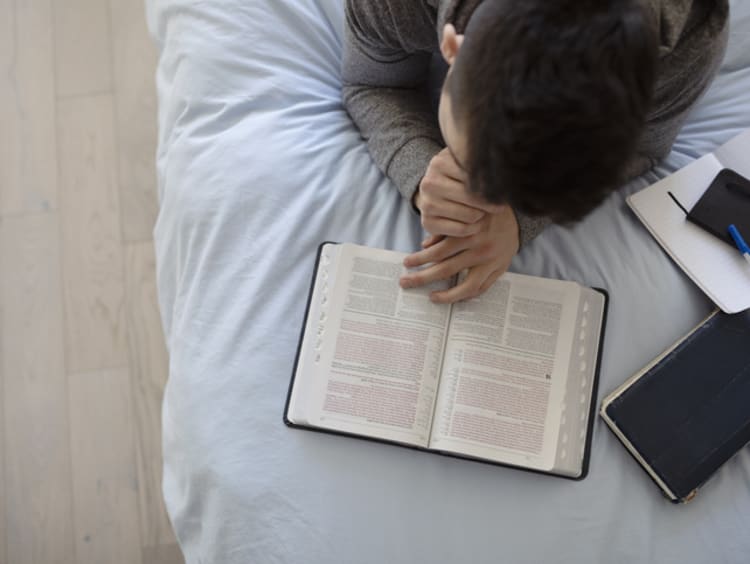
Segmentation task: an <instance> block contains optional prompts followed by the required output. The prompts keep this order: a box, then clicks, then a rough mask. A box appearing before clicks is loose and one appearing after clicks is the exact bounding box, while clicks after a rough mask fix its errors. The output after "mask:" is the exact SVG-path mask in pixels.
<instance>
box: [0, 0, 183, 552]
mask: <svg viewBox="0 0 750 564" xmlns="http://www.w3.org/2000/svg"><path fill="white" fill-rule="evenodd" d="M155 64H156V53H155V48H154V46H153V45H152V43H151V41H150V38H149V37H148V36H147V32H146V26H145V20H144V7H143V0H0V355H1V356H0V563H2V564H6V563H7V564H31V563H39V564H53V563H66V564H67V563H76V564H87V563H96V564H102V563H127V564H139V563H142V564H152V563H157V562H158V563H160V564H161V563H164V564H172V563H175V562H180V561H181V559H182V557H181V555H180V553H179V549H178V548H177V546H176V544H175V540H174V536H173V533H172V530H171V527H170V524H169V521H168V519H167V517H166V514H165V512H164V508H163V502H162V498H161V446H160V445H161V438H160V413H161V398H162V392H163V387H164V382H165V380H166V375H167V358H166V353H165V350H164V345H163V337H162V334H161V328H160V322H159V317H158V311H157V305H156V292H155V283H154V252H153V248H152V236H151V229H152V227H153V223H154V220H155V217H156V197H155V172H154V151H155V143H156V141H155V139H156V125H155V113H156V103H155V93H154V78H153V77H154V69H155Z"/></svg>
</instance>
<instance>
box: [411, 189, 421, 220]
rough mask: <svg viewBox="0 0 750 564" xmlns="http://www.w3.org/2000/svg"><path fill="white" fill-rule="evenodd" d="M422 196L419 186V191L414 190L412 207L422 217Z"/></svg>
mask: <svg viewBox="0 0 750 564" xmlns="http://www.w3.org/2000/svg"><path fill="white" fill-rule="evenodd" d="M421 195H422V194H421V192H420V191H419V186H417V189H416V190H414V194H412V196H411V207H412V208H414V211H415V212H417V214H418V215H422V208H421V207H420V204H421Z"/></svg>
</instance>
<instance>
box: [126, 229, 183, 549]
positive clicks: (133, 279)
mask: <svg viewBox="0 0 750 564" xmlns="http://www.w3.org/2000/svg"><path fill="white" fill-rule="evenodd" d="M155 262H156V261H155V257H154V248H153V243H151V242H148V243H137V244H129V245H127V251H126V261H125V264H126V268H125V272H126V275H125V282H126V284H125V287H126V296H127V308H126V311H127V321H128V342H129V351H130V362H129V365H130V371H131V384H132V390H133V401H134V407H135V421H136V426H137V427H136V435H135V439H136V441H135V454H136V461H137V467H138V483H139V485H140V488H139V502H140V503H139V505H140V522H141V540H142V541H143V544H144V546H152V545H154V546H157V545H169V544H173V543H174V542H175V539H174V534H173V532H172V526H171V524H170V522H169V519H168V518H167V514H166V511H165V509H164V500H163V497H162V490H161V482H162V452H161V405H162V397H163V396H164V385H165V384H166V381H167V372H168V363H167V352H166V348H165V346H164V337H163V334H162V329H161V321H160V318H159V307H158V303H157V296H156V265H155Z"/></svg>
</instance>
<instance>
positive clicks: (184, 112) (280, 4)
mask: <svg viewBox="0 0 750 564" xmlns="http://www.w3.org/2000/svg"><path fill="white" fill-rule="evenodd" d="M732 4H733V15H732V33H731V39H730V47H729V52H728V54H727V58H726V61H725V64H724V65H723V67H722V70H721V73H720V76H719V77H718V78H717V80H716V81H715V83H714V85H713V86H712V88H711V89H710V91H709V92H708V94H707V95H706V96H705V97H704V99H703V100H702V101H701V102H700V104H699V105H698V107H696V109H695V111H694V112H693V114H692V115H691V117H690V119H689V122H688V123H687V125H686V126H685V128H684V130H683V132H682V133H681V135H680V137H679V139H678V141H677V143H676V145H675V147H674V151H673V153H672V154H671V155H670V156H669V158H668V159H667V160H666V161H665V162H664V163H663V164H662V165H660V166H659V167H658V168H657V169H656V170H655V171H652V172H649V173H648V174H646V175H645V177H644V178H641V179H638V180H636V181H634V182H633V183H631V185H629V186H628V187H626V188H624V189H623V190H622V191H620V192H618V193H617V194H615V195H613V196H612V197H611V198H610V199H609V200H607V202H606V203H605V204H604V205H603V206H601V208H600V209H599V210H597V211H596V212H595V213H593V214H592V215H591V216H590V217H588V218H587V219H586V220H585V221H584V222H583V223H581V224H580V225H578V226H576V227H575V228H573V229H569V230H568V229H562V228H558V227H552V228H550V229H548V230H547V231H546V232H545V233H544V234H543V235H542V236H541V237H539V238H538V239H537V240H536V241H535V242H534V243H532V244H531V245H529V246H528V247H527V248H526V249H525V250H524V251H523V253H522V254H521V255H520V256H519V257H517V258H516V260H515V261H514V263H513V267H512V269H513V270H517V271H520V272H526V273H532V274H539V275H545V276H551V277H559V278H566V279H573V280H579V281H581V282H583V283H585V284H589V285H593V286H600V287H604V288H607V289H608V290H609V293H610V298H611V301H610V311H609V321H608V325H607V335H606V344H605V348H604V359H603V364H602V369H601V379H600V384H599V399H600V400H601V398H602V397H603V396H604V395H605V394H606V393H608V392H609V391H611V390H612V389H614V388H615V387H616V386H617V385H618V384H620V383H621V382H622V381H624V380H625V379H626V378H627V377H628V376H629V375H630V374H631V373H633V372H634V371H635V370H637V369H639V368H640V367H641V366H643V365H644V364H645V363H646V362H648V361H649V360H650V359H651V358H652V357H654V356H655V355H656V354H657V353H659V352H660V351H661V350H662V349H663V348H665V347H666V346H667V345H669V344H670V343H671V342H673V341H674V340H675V339H676V338H677V337H678V336H679V335H681V334H683V333H684V332H685V331H686V330H687V329H688V328H689V327H691V326H692V325H694V324H695V323H696V322H697V321H698V320H699V319H700V318H701V317H702V316H704V315H705V314H706V313H707V312H708V311H709V310H710V308H711V304H710V303H709V302H708V300H707V299H706V298H705V297H704V296H703V295H702V294H701V293H700V291H699V290H698V289H697V288H696V287H694V286H693V285H692V284H691V283H690V281H689V280H688V279H687V278H686V277H685V276H684V275H683V274H682V273H681V272H680V271H679V270H678V269H677V268H676V267H675V266H674V265H673V264H672V263H671V262H670V260H669V259H668V258H667V257H666V255H665V254H664V253H662V251H661V250H660V249H659V247H658V246H657V244H656V243H655V242H654V241H653V240H652V239H651V238H650V237H649V235H648V234H647V232H646V230H645V229H643V228H642V227H641V226H640V225H639V224H638V222H637V220H636V219H635V217H634V216H633V215H632V214H631V213H630V212H629V211H628V210H627V208H626V205H625V202H624V198H625V196H626V195H627V194H629V193H630V192H632V191H633V190H636V189H638V188H641V187H644V186H646V185H647V184H649V183H650V182H653V181H655V180H656V179H657V178H660V177H663V176H665V175H666V174H668V173H669V172H671V171H674V170H676V169H677V168H679V167H681V166H683V165H684V164H686V163H688V162H690V161H691V160H692V159H694V158H696V157H698V156H700V155H702V154H704V153H706V152H708V151H710V150H712V149H714V148H715V147H716V146H718V145H719V144H721V143H723V142H725V141H727V140H728V139H730V138H731V137H732V136H734V135H735V134H737V133H739V132H740V131H741V130H743V129H745V128H748V127H750V2H747V1H746V0H734V2H733V3H732ZM147 14H148V19H149V25H150V27H151V30H152V33H153V35H154V37H155V38H156V40H157V41H158V42H159V44H160V47H161V49H162V54H161V59H160V64H159V69H158V89H159V101H160V105H159V131H160V138H159V153H158V174H159V196H160V201H161V211H160V215H159V219H158V223H157V226H156V229H155V243H156V250H157V261H158V288H159V298H160V305H161V310H162V317H163V323H164V329H165V333H166V338H167V343H168V348H169V352H170V374H169V381H168V385H167V389H166V394H165V401H164V414H163V432H164V459H165V463H164V464H165V465H164V494H165V499H166V504H167V508H168V511H169V514H170V516H171V519H172V521H173V524H174V527H175V531H176V534H177V537H178V539H179V542H180V544H181V546H182V549H183V551H184V552H185V555H186V560H187V563H188V564H195V563H199V562H200V563H204V564H206V563H221V564H231V563H249V562H294V563H298V562H313V563H316V562H325V563H336V562H342V563H343V562H347V563H351V562H363V563H365V562H367V563H370V562H372V563H376V562H377V563H380V562H394V563H400V562H403V563H417V562H511V563H537V562H545V561H546V562H564V563H568V562H570V563H572V562H575V563H604V562H606V563H620V562H622V563H625V562H627V563H631V562H642V563H647V562H653V563H659V564H665V563H670V562H680V563H685V562H694V563H707V562H711V563H718V562H726V563H737V564H739V563H743V564H744V563H747V562H749V561H750V532H749V531H750V449H748V448H745V449H743V451H742V452H741V453H740V454H739V455H738V456H737V457H735V458H734V459H733V460H732V461H731V462H730V463H729V464H727V465H726V466H725V467H724V468H722V469H721V471H720V472H719V473H718V475H717V476H716V477H715V478H714V479H712V480H711V481H710V482H709V483H708V484H707V485H706V487H705V489H704V490H703V491H702V492H701V493H700V495H699V496H698V498H697V499H696V500H695V501H694V502H693V503H691V504H689V505H687V506H684V507H677V506H673V505H671V504H670V503H668V502H667V501H666V500H665V499H664V498H662V497H661V496H660V495H659V493H658V491H657V490H656V489H655V486H654V485H653V484H652V483H651V482H650V480H649V479H647V477H646V475H645V474H644V473H643V472H642V470H641V469H640V468H639V467H638V466H637V464H636V463H635V462H634V461H633V460H632V459H631V458H630V456H629V455H628V454H627V453H626V451H625V450H624V448H622V446H621V445H620V444H619V443H618V442H617V440H616V439H615V437H614V436H613V435H612V434H610V433H609V432H608V431H607V430H606V429H605V427H604V425H603V424H602V422H601V420H599V419H598V418H597V421H596V424H595V430H594V437H593V448H592V459H591V468H590V473H589V476H588V477H587V478H586V479H585V480H584V481H582V482H569V481H565V480H559V479H553V478H549V477H545V476H539V475H535V474H530V473H525V472H520V471H516V470H511V469H505V468H498V467H495V466H489V465H484V464H479V463H472V462H467V461H461V460H454V459H446V458H443V457H440V456H434V455H429V454H424V453H419V452H415V451H411V450H408V449H401V448H395V447H392V446H387V445H380V444H373V443H370V442H366V441H357V440H351V439H344V438H340V437H335V436H329V435H323V434H319V433H310V432H304V431H298V430H291V429H288V428H286V427H285V426H284V425H283V423H282V411H283V406H284V401H285V398H286V392H287V387H288V384H289V377H290V373H291V369H292V364H293V361H294V355H295V350H296V346H297V339H298V336H299V329H300V325H301V322H302V318H303V314H304V306H305V298H306V294H307V290H308V286H309V281H310V275H311V270H312V267H313V260H314V254H315V249H316V247H317V245H318V244H319V243H320V242H321V241H323V240H336V241H352V242H357V243H363V244H368V245H373V246H380V247H387V248H394V249H399V250H405V251H406V250H411V249H414V248H416V245H417V243H418V241H419V240H420V238H421V231H420V228H419V223H418V220H417V218H416V217H415V216H414V215H413V214H412V212H411V211H410V210H409V209H408V206H406V205H405V204H404V203H403V202H402V201H401V199H400V197H399V196H398V195H397V192H396V190H395V189H394V188H393V186H392V185H391V184H390V183H389V181H387V180H386V179H384V178H383V177H382V175H381V174H380V173H379V172H378V171H377V170H376V168H375V166H374V165H373V163H372V161H371V159H370V157H369V154H368V152H367V149H366V147H365V145H364V143H363V142H362V140H361V139H360V137H359V135H358V133H357V131H356V129H355V128H354V126H353V125H352V123H351V122H350V120H349V118H348V117H347V115H346V113H345V112H344V110H343V109H342V107H341V103H340V97H339V86H340V85H339V60H340V53H341V32H342V24H343V17H342V16H343V8H342V1H341V0H294V1H282V0H245V1H244V2H238V1H230V0H223V1H222V0H147Z"/></svg>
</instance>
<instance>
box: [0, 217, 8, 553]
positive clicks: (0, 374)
mask: <svg viewBox="0 0 750 564" xmlns="http://www.w3.org/2000/svg"><path fill="white" fill-rule="evenodd" d="M2 224H3V220H2V217H0V237H2V232H3V225H2ZM2 269H3V250H2V245H1V244H0V272H2ZM2 299H3V296H2V291H0V354H2V353H3V319H4V316H3V303H2ZM4 381H5V370H4V369H3V361H2V360H0V562H7V561H8V551H7V546H8V539H7V530H8V529H7V527H6V525H5V508H6V507H7V506H8V499H7V498H6V497H5V402H4V401H3V397H4V393H3V382H4Z"/></svg>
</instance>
